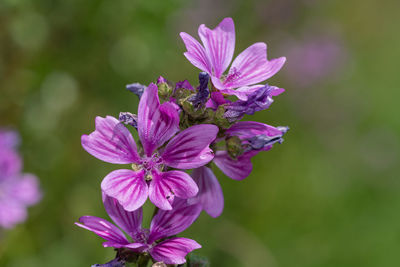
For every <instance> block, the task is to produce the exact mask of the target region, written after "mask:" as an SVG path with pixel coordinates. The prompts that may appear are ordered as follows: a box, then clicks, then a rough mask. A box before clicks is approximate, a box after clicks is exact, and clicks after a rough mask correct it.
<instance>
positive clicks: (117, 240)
mask: <svg viewBox="0 0 400 267" xmlns="http://www.w3.org/2000/svg"><path fill="white" fill-rule="evenodd" d="M103 203H104V207H105V209H106V211H107V213H108V215H109V216H110V218H111V219H112V220H113V221H114V223H115V224H116V225H117V226H118V227H119V228H118V227H117V226H115V225H114V224H112V223H110V222H108V221H106V220H104V219H102V218H98V217H94V216H83V217H81V218H79V221H80V223H76V225H78V226H80V227H82V228H85V229H87V230H89V231H92V232H94V233H95V234H96V235H98V236H100V237H102V238H104V239H105V240H107V241H106V242H104V243H103V246H104V247H114V248H128V249H131V250H132V251H133V252H136V253H144V252H147V253H149V254H150V255H151V257H152V258H153V259H154V260H155V261H162V262H164V263H166V264H183V263H185V262H186V260H185V257H186V255H187V254H188V253H189V252H191V251H192V250H194V249H199V248H201V246H200V245H199V244H198V243H197V242H196V241H194V240H192V239H188V238H183V237H172V236H175V235H177V234H179V233H180V232H182V231H184V230H185V229H186V228H188V227H189V226H190V225H191V224H192V223H193V222H194V221H195V220H196V219H197V217H198V216H199V214H200V212H201V206H200V205H198V204H192V205H190V204H187V202H186V201H185V200H183V199H176V200H175V202H174V204H173V207H174V208H173V210H171V211H163V210H159V211H158V212H157V214H156V215H155V216H154V218H153V219H152V221H151V224H150V229H144V228H142V209H141V208H139V209H137V210H135V211H131V212H129V211H126V210H125V209H124V208H123V207H122V206H121V205H120V204H119V203H118V201H117V200H115V199H113V198H110V197H108V196H105V195H104V196H103ZM120 229H122V230H123V231H125V233H127V234H128V236H129V237H130V238H131V239H132V240H128V239H127V238H126V236H125V234H124V233H123V232H122V231H121V230H120Z"/></svg>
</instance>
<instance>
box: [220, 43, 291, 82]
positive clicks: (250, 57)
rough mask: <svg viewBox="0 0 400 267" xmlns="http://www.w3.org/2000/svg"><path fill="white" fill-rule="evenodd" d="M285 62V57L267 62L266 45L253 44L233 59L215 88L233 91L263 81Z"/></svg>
mask: <svg viewBox="0 0 400 267" xmlns="http://www.w3.org/2000/svg"><path fill="white" fill-rule="evenodd" d="M285 61H286V58H285V57H280V58H275V59H272V60H267V45H266V44H265V43H255V44H253V45H251V46H250V47H248V48H247V49H246V50H244V51H243V52H242V53H240V54H239V55H238V56H237V57H236V58H235V60H234V61H233V63H232V66H231V68H230V70H229V73H228V75H227V77H226V79H225V81H223V82H222V83H216V84H215V86H216V87H217V88H218V89H234V88H239V87H242V86H249V85H253V84H256V83H259V82H262V81H265V80H266V79H268V78H270V77H272V76H274V75H275V74H276V73H277V72H278V71H279V70H280V69H281V68H282V66H283V64H284V63H285Z"/></svg>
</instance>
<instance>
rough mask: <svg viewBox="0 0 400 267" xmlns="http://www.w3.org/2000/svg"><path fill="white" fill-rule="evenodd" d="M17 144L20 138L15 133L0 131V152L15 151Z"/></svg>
mask: <svg viewBox="0 0 400 267" xmlns="http://www.w3.org/2000/svg"><path fill="white" fill-rule="evenodd" d="M19 143H20V138H19V135H18V134H17V133H16V132H15V131H11V130H0V150H3V149H15V148H16V147H17V146H18V145H19Z"/></svg>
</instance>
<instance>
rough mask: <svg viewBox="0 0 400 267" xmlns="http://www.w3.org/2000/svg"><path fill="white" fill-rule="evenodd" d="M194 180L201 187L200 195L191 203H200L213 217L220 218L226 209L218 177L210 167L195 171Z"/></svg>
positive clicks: (191, 200)
mask: <svg viewBox="0 0 400 267" xmlns="http://www.w3.org/2000/svg"><path fill="white" fill-rule="evenodd" d="M192 177H193V179H194V180H195V181H196V183H197V185H198V186H199V193H198V194H197V195H196V197H194V198H193V199H190V200H189V201H190V202H199V203H200V204H201V206H202V207H203V209H204V210H205V211H206V212H207V213H208V214H209V215H210V216H211V217H214V218H216V217H218V216H219V215H221V213H222V211H223V209H224V195H223V193H222V189H221V186H220V184H219V182H218V179H217V177H215V174H214V173H213V171H212V170H211V169H210V168H208V167H205V166H203V167H200V168H197V169H194V170H193V173H192Z"/></svg>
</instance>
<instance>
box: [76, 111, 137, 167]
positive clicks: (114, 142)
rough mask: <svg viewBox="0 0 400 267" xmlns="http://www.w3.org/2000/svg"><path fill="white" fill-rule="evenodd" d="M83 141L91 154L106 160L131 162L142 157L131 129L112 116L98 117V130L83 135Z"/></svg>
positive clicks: (84, 146) (83, 144) (116, 162)
mask: <svg viewBox="0 0 400 267" xmlns="http://www.w3.org/2000/svg"><path fill="white" fill-rule="evenodd" d="M81 141H82V146H83V148H84V149H85V150H86V151H87V152H88V153H89V154H91V155H92V156H94V157H96V158H98V159H100V160H103V161H105V162H109V163H114V164H129V163H136V162H138V160H139V159H140V158H139V155H138V153H137V149H136V143H135V140H134V139H133V137H132V135H131V133H130V132H129V130H128V129H126V127H125V126H124V125H123V124H121V123H120V122H119V121H118V120H117V119H116V118H114V117H111V116H107V117H106V118H102V117H96V130H95V131H94V132H92V133H91V134H89V135H82V138H81Z"/></svg>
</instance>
